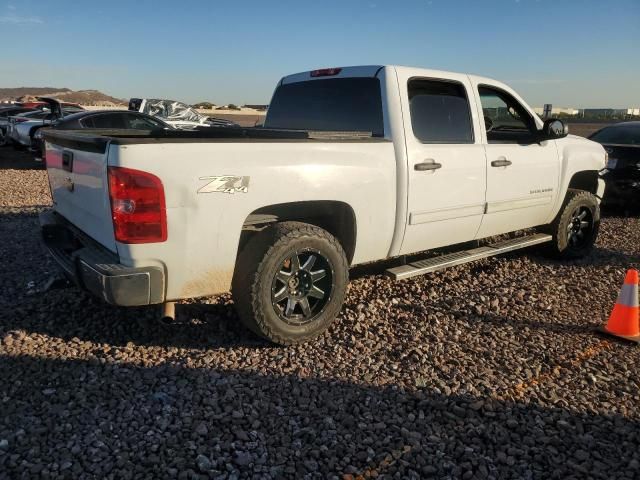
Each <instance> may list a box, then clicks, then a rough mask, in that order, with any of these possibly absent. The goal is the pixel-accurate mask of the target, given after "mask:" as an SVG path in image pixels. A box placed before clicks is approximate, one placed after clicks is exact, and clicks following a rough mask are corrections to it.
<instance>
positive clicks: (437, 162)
mask: <svg viewBox="0 0 640 480" xmlns="http://www.w3.org/2000/svg"><path fill="white" fill-rule="evenodd" d="M399 80H400V89H401V97H402V102H403V112H404V122H405V132H406V145H407V159H408V162H409V165H408V167H409V197H408V209H409V217H408V219H407V226H406V230H405V236H404V240H403V243H402V247H401V253H413V252H418V251H421V250H427V249H430V248H436V247H440V246H444V245H453V244H455V243H460V242H465V241H468V240H472V239H473V238H474V237H475V235H476V233H477V231H478V228H479V226H480V222H481V219H482V215H483V213H484V206H485V190H486V158H485V151H484V146H483V145H482V142H481V139H480V122H479V120H478V115H477V111H476V109H472V108H470V101H469V98H473V96H472V95H470V94H469V92H470V88H471V84H470V81H469V79H468V77H467V76H465V75H454V74H452V75H451V77H450V78H446V79H441V78H422V77H410V76H409V75H406V76H405V77H404V78H399ZM404 89H406V90H404Z"/></svg>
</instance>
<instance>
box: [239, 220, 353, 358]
mask: <svg viewBox="0 0 640 480" xmlns="http://www.w3.org/2000/svg"><path fill="white" fill-rule="evenodd" d="M347 283H348V263H347V259H346V256H345V254H344V251H343V249H342V247H341V245H340V243H339V242H338V241H337V240H336V238H335V237H333V235H331V234H330V233H329V232H327V231H325V230H323V229H321V228H319V227H316V226H314V225H309V224H305V223H300V222H283V223H278V224H275V225H273V226H271V227H269V228H267V229H266V230H264V231H262V232H260V233H258V234H257V235H256V236H255V237H253V238H252V239H251V240H250V241H249V242H248V243H247V245H246V246H245V247H244V249H243V251H242V253H241V254H240V256H239V257H238V262H237V265H236V271H235V273H234V279H233V285H232V293H233V298H234V302H235V304H236V310H237V311H238V314H239V316H240V319H241V320H242V322H243V323H244V324H245V325H246V326H247V327H249V328H250V329H251V330H252V331H254V332H255V333H257V334H258V335H260V336H262V337H264V338H267V339H268V340H271V341H272V342H275V343H279V344H283V345H290V344H294V343H300V342H304V341H307V340H310V339H312V338H314V337H316V336H318V335H320V334H321V333H322V332H324V331H325V330H326V329H327V328H328V327H329V325H330V324H331V322H332V321H333V320H334V318H335V317H336V316H337V314H338V312H339V311H340V308H341V307H342V301H343V299H344V295H345V291H346V286H347Z"/></svg>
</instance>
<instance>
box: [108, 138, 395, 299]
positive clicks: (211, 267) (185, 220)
mask: <svg viewBox="0 0 640 480" xmlns="http://www.w3.org/2000/svg"><path fill="white" fill-rule="evenodd" d="M140 158H145V159H146V160H144V161H143V162H140ZM180 158H189V168H188V169H187V168H179V167H178V168H176V166H177V165H178V164H179V163H180ZM109 164H110V165H112V166H123V167H129V168H136V169H140V170H144V171H147V172H150V173H153V174H155V175H157V176H158V177H160V178H162V181H163V184H164V188H165V198H166V205H167V223H168V229H169V238H168V239H167V241H166V242H163V243H153V244H142V245H128V244H121V243H118V244H117V251H118V254H119V255H120V258H121V260H122V261H123V262H124V263H125V264H127V265H131V266H135V265H134V262H135V261H136V260H137V261H140V262H142V263H145V262H146V261H147V260H158V261H162V262H163V263H164V264H165V265H166V269H167V271H169V272H171V274H170V275H168V282H167V297H168V298H186V297H197V296H202V295H210V294H211V293H213V291H215V293H219V292H224V291H227V290H228V289H229V286H230V284H231V278H232V275H233V269H234V265H235V261H236V255H237V249H238V244H239V241H240V233H241V230H242V224H243V222H244V221H245V219H246V218H247V217H248V216H249V214H251V213H252V212H254V211H255V210H257V209H259V208H261V207H264V206H267V205H275V204H281V203H288V202H304V201H312V200H332V201H340V202H344V203H346V204H347V205H350V206H351V207H352V208H353V210H354V212H355V214H356V218H358V224H357V229H358V237H360V239H361V240H360V241H358V242H357V243H356V249H355V254H354V259H353V263H362V262H370V261H374V260H378V259H380V258H385V257H386V256H387V254H388V251H389V245H390V243H391V237H392V234H393V230H394V222H395V198H396V192H395V188H394V185H393V184H391V185H389V178H393V177H394V175H395V159H394V155H393V144H392V143H391V142H374V143H370V144H363V143H347V142H339V143H325V142H318V143H313V142H301V143H296V142H292V143H192V144H181V143H165V144H159V145H148V144H142V145H130V146H122V147H119V146H116V145H112V146H111V154H110V155H109ZM168 170H170V171H171V172H172V173H171V175H167V171H168ZM221 175H234V176H248V177H250V180H249V186H248V192H247V193H234V194H225V193H218V192H215V193H198V190H200V189H202V188H203V187H206V185H207V184H208V183H210V182H211V178H210V177H212V176H221ZM300 187H302V188H300ZM212 289H213V290H212Z"/></svg>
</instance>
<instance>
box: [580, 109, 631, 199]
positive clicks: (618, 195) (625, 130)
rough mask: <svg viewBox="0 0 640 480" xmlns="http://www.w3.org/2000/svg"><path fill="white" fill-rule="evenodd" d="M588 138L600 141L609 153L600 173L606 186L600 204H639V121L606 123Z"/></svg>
mask: <svg viewBox="0 0 640 480" xmlns="http://www.w3.org/2000/svg"><path fill="white" fill-rule="evenodd" d="M589 139H590V140H593V141H594V142H598V143H600V144H602V146H603V147H604V149H605V151H606V152H607V154H608V156H609V158H608V160H607V166H606V168H605V169H604V170H603V171H602V172H601V173H600V175H601V177H602V178H603V179H604V181H605V182H606V185H607V188H606V190H605V194H604V198H603V204H605V205H610V206H620V207H624V208H631V207H638V206H640V121H633V122H622V123H616V124H615V125H609V126H607V127H604V128H601V129H600V130H598V131H597V132H595V133H593V134H592V135H591V136H590V137H589Z"/></svg>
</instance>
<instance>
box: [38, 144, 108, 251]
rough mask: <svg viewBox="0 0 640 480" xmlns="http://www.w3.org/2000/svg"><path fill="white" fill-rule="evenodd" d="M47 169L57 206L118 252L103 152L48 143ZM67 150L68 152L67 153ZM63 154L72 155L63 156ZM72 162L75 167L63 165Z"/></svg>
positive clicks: (98, 240) (70, 219)
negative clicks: (67, 157)
mask: <svg viewBox="0 0 640 480" xmlns="http://www.w3.org/2000/svg"><path fill="white" fill-rule="evenodd" d="M46 148H47V170H48V172H49V185H50V187H51V196H52V199H53V206H54V208H55V210H56V211H57V212H58V213H60V215H62V216H63V217H64V218H66V219H67V220H69V221H70V222H71V223H72V224H74V225H77V226H78V227H79V228H81V229H82V230H83V231H84V233H86V234H87V235H89V236H90V237H91V238H93V239H94V240H96V241H97V242H99V243H100V244H102V245H104V246H105V247H106V248H107V249H108V250H110V251H112V252H116V250H117V249H116V243H115V238H114V234H113V225H112V223H111V222H110V219H111V205H110V203H109V186H108V185H107V159H106V157H105V155H104V154H102V153H96V152H87V151H71V150H70V149H68V148H63V147H61V146H59V145H56V144H52V143H47V146H46ZM65 152H66V153H65ZM63 155H69V156H70V157H71V158H69V159H63ZM63 161H71V162H72V165H73V166H72V169H71V170H72V171H67V170H65V169H64V167H63Z"/></svg>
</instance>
